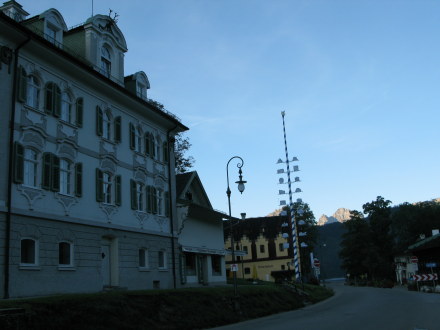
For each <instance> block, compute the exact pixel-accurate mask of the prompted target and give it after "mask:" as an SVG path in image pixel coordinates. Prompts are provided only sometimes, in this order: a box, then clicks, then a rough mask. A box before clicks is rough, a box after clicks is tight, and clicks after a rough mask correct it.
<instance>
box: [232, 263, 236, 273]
mask: <svg viewBox="0 0 440 330" xmlns="http://www.w3.org/2000/svg"><path fill="white" fill-rule="evenodd" d="M231 271H232V272H237V271H238V264H232V265H231Z"/></svg>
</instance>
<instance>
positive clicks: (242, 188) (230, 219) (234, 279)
mask: <svg viewBox="0 0 440 330" xmlns="http://www.w3.org/2000/svg"><path fill="white" fill-rule="evenodd" d="M235 158H237V159H239V163H238V164H237V167H238V177H239V180H238V181H236V182H235V183H236V184H237V185H238V186H237V188H238V191H239V192H240V193H241V194H242V193H243V191H244V184H245V183H246V181H243V176H242V171H241V168H242V167H243V164H244V161H243V158H241V157H239V156H234V157H232V158H231V159H229V161H228V163H227V164H226V180H227V184H228V188H227V189H226V195H228V206H229V230H230V233H231V254H232V267H231V271H232V276H233V281H234V297H237V274H236V269H232V268H233V267H234V266H235V247H234V234H233V232H232V218H231V189H229V163H230V162H231V160H233V159H235ZM240 161H241V162H240Z"/></svg>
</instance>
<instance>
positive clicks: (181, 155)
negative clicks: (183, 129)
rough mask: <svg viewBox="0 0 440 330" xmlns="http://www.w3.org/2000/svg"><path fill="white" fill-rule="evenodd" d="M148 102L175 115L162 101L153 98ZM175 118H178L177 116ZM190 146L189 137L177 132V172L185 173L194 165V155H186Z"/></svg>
mask: <svg viewBox="0 0 440 330" xmlns="http://www.w3.org/2000/svg"><path fill="white" fill-rule="evenodd" d="M148 103H150V104H151V105H152V106H153V107H155V108H157V109H159V110H160V111H163V112H165V113H167V114H168V115H170V116H173V117H175V116H174V115H173V114H171V113H170V112H168V111H167V110H166V109H165V106H164V105H163V104H162V103H160V102H157V101H155V100H153V99H148ZM175 118H176V119H178V118H177V117H175ZM178 120H179V119H178ZM190 147H191V143H190V142H189V138H188V137H183V133H179V134H176V136H175V140H174V160H175V169H176V173H179V174H182V173H185V172H187V171H188V170H189V169H190V168H191V167H193V165H194V162H195V160H194V158H193V157H192V156H186V153H187V151H188V150H189V148H190Z"/></svg>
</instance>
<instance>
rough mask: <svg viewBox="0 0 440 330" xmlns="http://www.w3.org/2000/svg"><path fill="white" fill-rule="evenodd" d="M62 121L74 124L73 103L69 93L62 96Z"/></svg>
mask: <svg viewBox="0 0 440 330" xmlns="http://www.w3.org/2000/svg"><path fill="white" fill-rule="evenodd" d="M60 118H61V120H64V121H65V122H68V123H71V122H72V101H71V99H70V96H69V94H68V93H66V92H63V93H62V94H61V116H60Z"/></svg>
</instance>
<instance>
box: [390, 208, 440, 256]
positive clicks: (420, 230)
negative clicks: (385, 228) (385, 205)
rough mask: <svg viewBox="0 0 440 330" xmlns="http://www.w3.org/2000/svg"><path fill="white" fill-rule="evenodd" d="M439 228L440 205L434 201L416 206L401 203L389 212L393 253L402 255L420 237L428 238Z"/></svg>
mask: <svg viewBox="0 0 440 330" xmlns="http://www.w3.org/2000/svg"><path fill="white" fill-rule="evenodd" d="M436 228H440V204H439V203H437V202H435V201H429V202H422V203H417V204H409V203H403V204H401V205H399V206H397V207H395V208H394V209H393V210H392V212H391V233H392V236H393V238H394V252H395V253H396V254H399V253H403V252H404V251H405V250H406V249H407V248H408V246H410V245H412V244H414V243H415V242H416V241H417V240H418V239H419V238H420V236H421V235H425V237H429V236H430V235H431V230H432V229H436Z"/></svg>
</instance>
